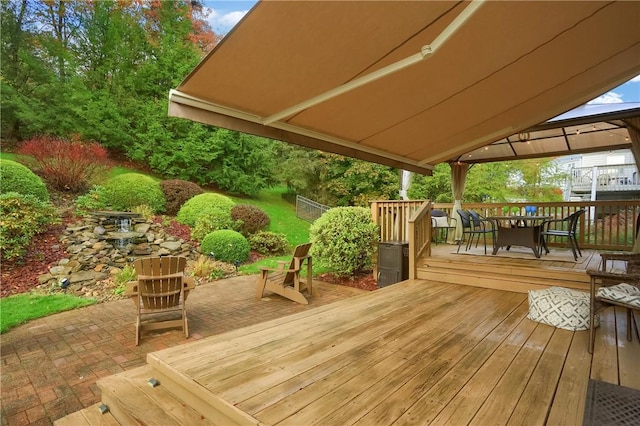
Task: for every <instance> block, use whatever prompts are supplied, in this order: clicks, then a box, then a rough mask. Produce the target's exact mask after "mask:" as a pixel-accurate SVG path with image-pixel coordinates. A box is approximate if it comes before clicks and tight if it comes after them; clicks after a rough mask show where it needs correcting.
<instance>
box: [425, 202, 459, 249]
mask: <svg viewBox="0 0 640 426" xmlns="http://www.w3.org/2000/svg"><path fill="white" fill-rule="evenodd" d="M457 222H458V221H457V219H456V218H454V217H451V218H450V217H449V215H448V214H447V212H444V211H442V210H431V229H432V231H434V238H433V241H434V242H435V243H436V245H437V244H438V237H440V236H442V235H444V242H445V243H446V242H447V240H448V239H449V229H456V224H457Z"/></svg>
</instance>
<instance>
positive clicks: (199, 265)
mask: <svg viewBox="0 0 640 426" xmlns="http://www.w3.org/2000/svg"><path fill="white" fill-rule="evenodd" d="M235 273H236V268H235V266H234V265H231V264H229V263H225V262H221V261H219V260H214V259H211V258H209V257H207V256H204V255H201V256H200V257H199V258H198V259H197V260H196V261H195V262H194V263H193V268H192V270H191V275H192V276H194V277H198V278H204V279H212V280H217V279H220V278H225V277H229V276H232V275H234V274H235Z"/></svg>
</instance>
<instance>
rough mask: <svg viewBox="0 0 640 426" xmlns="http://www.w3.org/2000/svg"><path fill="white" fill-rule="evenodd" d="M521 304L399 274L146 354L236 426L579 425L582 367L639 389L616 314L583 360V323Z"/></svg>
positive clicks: (495, 293) (505, 295)
mask: <svg viewBox="0 0 640 426" xmlns="http://www.w3.org/2000/svg"><path fill="white" fill-rule="evenodd" d="M527 310H528V306H527V301H526V296H525V295H523V294H518V293H513V292H505V291H499V290H492V289H482V288H477V287H469V286H460V285H451V284H441V283H436V282H429V281H408V282H403V283H399V284H394V285H392V286H390V287H387V288H385V289H382V290H378V291H375V292H373V293H371V294H366V295H363V296H358V297H356V298H351V299H349V300H345V301H344V302H337V303H334V304H332V305H328V306H326V307H321V308H318V309H317V310H312V311H308V312H304V313H301V314H297V315H294V316H291V317H287V318H282V319H278V320H275V321H270V322H267V323H264V324H260V325H257V326H254V327H249V328H244V329H241V330H237V331H234V332H230V333H226V334H223V335H220V336H216V337H212V338H208V339H205V340H203V341H200V342H196V343H193V344H189V345H183V346H180V347H176V348H172V349H168V350H164V351H161V352H156V353H153V354H150V355H149V358H148V362H149V364H150V366H151V367H153V368H154V369H156V370H157V371H158V373H159V376H160V377H163V378H164V379H165V380H166V379H167V378H171V379H170V380H171V381H175V382H177V384H179V385H180V387H181V388H182V389H184V390H185V392H191V393H192V395H195V396H197V397H199V398H200V399H202V401H203V402H207V401H208V402H209V404H211V405H212V410H211V411H210V412H208V413H207V414H205V416H210V418H215V417H216V416H218V415H219V414H217V413H215V411H220V412H221V413H223V414H224V415H225V416H226V417H227V418H228V419H231V420H233V421H236V422H238V423H244V424H248V423H264V424H282V425H286V424H291V425H301V424H304V425H307V424H325V425H333V424H335V425H337V424H340V425H345V424H362V425H390V424H456V425H457V424H479V425H483V424H527V425H535V424H545V423H548V424H554V425H555V424H581V423H582V413H583V410H584V400H585V395H586V387H587V383H588V379H589V378H590V377H591V378H594V379H599V380H603V381H607V382H611V383H615V384H622V385H624V386H628V387H632V388H636V389H640V375H639V374H638V367H639V361H638V360H639V359H640V358H639V356H640V344H639V343H638V340H637V339H636V340H634V341H633V342H632V343H629V342H627V341H626V340H625V338H624V336H626V334H625V333H626V328H625V327H626V324H625V322H624V321H622V320H621V319H622V317H623V316H622V315H619V314H617V313H615V312H614V311H613V310H611V311H609V312H607V313H606V314H605V316H604V318H603V325H602V327H601V329H600V330H599V332H598V340H597V343H596V349H595V353H594V355H593V357H592V356H591V355H589V354H588V352H587V338H588V332H584V331H583V332H570V331H565V330H560V329H556V328H553V327H549V326H546V325H542V324H539V323H536V322H533V321H530V320H528V319H527V318H526V314H527ZM615 330H617V336H618V338H616V331H615ZM603 336H607V337H606V338H604V337H603ZM160 380H161V382H162V380H163V379H160ZM190 398H191V399H190V400H193V398H194V396H191V397H190ZM195 405H202V404H201V403H196V404H195ZM225 421H226V420H224V421H223V422H225Z"/></svg>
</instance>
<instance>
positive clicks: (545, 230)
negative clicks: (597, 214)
mask: <svg viewBox="0 0 640 426" xmlns="http://www.w3.org/2000/svg"><path fill="white" fill-rule="evenodd" d="M584 212H585V210H584V209H582V210H578V211H576V212H574V213H571V214H570V215H569V216H567V217H565V218H564V219H553V220H545V221H544V222H542V224H541V226H540V244H539V245H540V253H542V249H543V248H544V251H545V253H546V254H549V246H548V245H547V239H548V237H554V238H555V239H558V238H566V239H567V240H568V241H569V246H570V247H571V251H572V252H573V258H574V259H575V260H578V255H580V257H582V252H581V251H580V246H579V245H578V237H577V228H578V222H579V221H580V216H581V215H582V214H584Z"/></svg>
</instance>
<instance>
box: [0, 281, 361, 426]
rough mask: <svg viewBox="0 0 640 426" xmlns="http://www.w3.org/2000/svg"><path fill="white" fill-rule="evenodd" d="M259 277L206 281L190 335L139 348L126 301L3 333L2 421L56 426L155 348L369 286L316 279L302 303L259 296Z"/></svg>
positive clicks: (147, 341) (193, 308)
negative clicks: (104, 380)
mask: <svg viewBox="0 0 640 426" xmlns="http://www.w3.org/2000/svg"><path fill="white" fill-rule="evenodd" d="M254 283H255V276H240V277H235V278H230V279H226V280H220V281H215V282H212V283H208V284H205V285H202V286H198V287H197V288H196V289H195V290H194V291H193V293H192V294H191V295H190V296H189V300H188V301H187V312H188V316H189V331H190V337H189V339H185V338H184V334H183V333H182V331H181V330H177V329H176V330H163V331H159V332H158V333H156V334H150V335H143V337H142V340H141V343H140V346H135V332H134V321H135V316H136V315H135V308H134V306H133V303H131V301H130V300H119V301H115V302H107V303H102V304H98V305H93V306H89V307H86V308H82V309H77V310H74V311H68V312H63V313H60V314H56V315H52V316H50V317H47V318H41V319H39V320H35V321H32V322H29V323H27V324H24V325H21V326H19V327H16V328H14V329H12V330H10V331H9V332H7V333H5V334H3V335H2V336H0V349H1V352H2V364H1V367H0V368H1V370H0V376H1V378H2V382H1V386H2V388H1V403H2V421H1V424H2V425H8V426H13V425H51V424H52V423H53V421H55V420H56V419H59V418H60V417H63V416H65V415H67V414H70V413H72V412H74V411H77V410H80V409H82V408H84V407H87V406H89V405H92V404H94V403H96V402H98V401H99V400H100V391H99V389H98V387H97V385H96V381H97V380H98V379H99V378H101V377H104V376H109V375H112V374H115V373H118V372H121V371H124V370H128V369H132V368H135V367H139V366H141V365H144V364H145V360H146V355H147V353H149V352H154V351H158V350H161V349H165V348H168V347H172V346H176V345H181V344H184V343H188V342H191V341H194V340H197V339H202V338H204V337H208V336H212V335H214V334H219V333H223V332H226V331H229V330H233V329H236V328H240V327H244V326H247V325H251V324H255V323H259V322H263V321H268V320H270V319H274V318H278V317H282V316H285V315H290V314H294V313H296V312H301V311H304V310H306V309H313V308H316V307H318V306H322V305H326V304H328V303H331V302H334V301H337V300H341V299H344V298H346V297H350V296H354V295H357V294H361V293H362V292H364V290H358V289H354V288H350V287H344V286H339V285H332V284H327V283H322V282H318V283H316V282H314V285H317V287H316V288H318V289H319V293H320V294H319V296H316V297H314V298H312V299H311V303H310V304H309V305H300V304H298V303H295V302H291V301H289V300H287V299H283V298H281V297H280V296H277V295H273V296H270V297H267V298H265V299H263V300H257V299H255V297H254V294H255V285H254Z"/></svg>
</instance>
